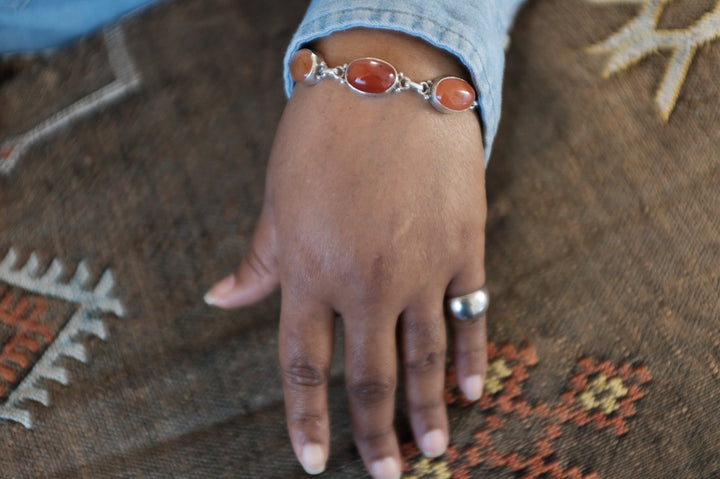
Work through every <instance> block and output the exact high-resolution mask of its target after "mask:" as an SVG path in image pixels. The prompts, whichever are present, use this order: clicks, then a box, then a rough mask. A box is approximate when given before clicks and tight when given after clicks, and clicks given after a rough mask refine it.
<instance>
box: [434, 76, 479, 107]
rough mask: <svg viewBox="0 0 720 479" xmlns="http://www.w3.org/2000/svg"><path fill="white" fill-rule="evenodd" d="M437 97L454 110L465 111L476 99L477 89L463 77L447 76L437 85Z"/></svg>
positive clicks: (438, 100) (441, 102) (440, 101)
mask: <svg viewBox="0 0 720 479" xmlns="http://www.w3.org/2000/svg"><path fill="white" fill-rule="evenodd" d="M435 99H436V101H437V102H438V103H440V104H441V105H442V106H444V107H445V108H447V109H448V110H452V111H464V110H467V109H468V108H470V106H471V105H472V104H473V102H474V101H475V90H474V89H473V87H472V86H471V85H470V84H469V83H468V82H466V81H465V80H463V79H462V78H455V77H447V78H443V79H441V80H440V81H439V82H438V83H437V85H436V86H435Z"/></svg>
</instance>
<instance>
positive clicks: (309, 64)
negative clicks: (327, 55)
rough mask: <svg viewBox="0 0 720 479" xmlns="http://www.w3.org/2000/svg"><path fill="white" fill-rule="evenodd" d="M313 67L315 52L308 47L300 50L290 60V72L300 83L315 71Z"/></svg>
mask: <svg viewBox="0 0 720 479" xmlns="http://www.w3.org/2000/svg"><path fill="white" fill-rule="evenodd" d="M313 68H315V61H314V59H313V53H312V52H311V51H310V50H308V49H305V48H303V49H302V50H298V51H297V52H295V54H294V55H293V57H292V60H290V74H291V75H292V78H293V80H295V81H296V82H298V83H299V82H301V81H303V80H307V79H308V77H310V75H311V74H312V73H313Z"/></svg>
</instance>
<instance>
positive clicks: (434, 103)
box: [428, 76, 477, 113]
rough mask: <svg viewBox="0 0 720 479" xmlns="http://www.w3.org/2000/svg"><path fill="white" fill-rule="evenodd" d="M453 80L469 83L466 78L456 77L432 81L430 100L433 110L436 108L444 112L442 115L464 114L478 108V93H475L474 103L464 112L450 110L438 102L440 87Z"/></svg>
mask: <svg viewBox="0 0 720 479" xmlns="http://www.w3.org/2000/svg"><path fill="white" fill-rule="evenodd" d="M453 78H454V79H457V80H462V81H464V82H466V83H467V80H465V79H464V78H460V77H456V76H446V77H440V78H436V79H435V80H433V81H432V86H431V87H430V94H429V95H428V100H429V101H430V104H431V105H432V106H433V108H435V109H436V110H437V111H439V112H442V113H462V112H464V111H468V110H473V109H475V108H477V92H476V93H475V101H473V102H472V103H471V104H470V106H469V107H467V108H465V109H464V110H453V109H452V108H448V107H446V106H445V105H443V104H442V103H440V101H438V98H437V87H438V85H439V84H440V82H442V81H443V80H448V79H453ZM473 91H474V90H473Z"/></svg>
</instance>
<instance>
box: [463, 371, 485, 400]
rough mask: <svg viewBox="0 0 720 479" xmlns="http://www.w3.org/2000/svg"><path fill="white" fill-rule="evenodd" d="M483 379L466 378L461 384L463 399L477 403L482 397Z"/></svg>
mask: <svg viewBox="0 0 720 479" xmlns="http://www.w3.org/2000/svg"><path fill="white" fill-rule="evenodd" d="M482 391H483V379H482V376H468V377H467V378H465V381H464V382H463V392H464V393H465V397H466V398H468V399H469V400H470V401H477V400H478V399H480V396H482Z"/></svg>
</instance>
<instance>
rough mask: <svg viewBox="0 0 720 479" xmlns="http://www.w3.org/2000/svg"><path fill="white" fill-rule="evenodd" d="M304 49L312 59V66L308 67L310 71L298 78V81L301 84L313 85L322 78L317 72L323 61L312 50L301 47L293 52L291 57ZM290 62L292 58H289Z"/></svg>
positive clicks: (323, 63)
mask: <svg viewBox="0 0 720 479" xmlns="http://www.w3.org/2000/svg"><path fill="white" fill-rule="evenodd" d="M303 50H306V51H308V52H310V58H311V59H312V68H311V69H310V73H309V74H308V75H307V76H306V77H305V78H304V79H302V80H300V81H299V82H298V83H301V84H303V85H314V84H316V83H317V82H319V81H320V80H322V77H321V76H320V75H319V72H320V70H321V68H322V66H323V65H325V62H324V61H323V59H322V58H321V57H320V55H318V54H317V53H315V52H314V51H312V50H310V49H308V48H301V49H300V50H298V51H297V52H295V53H294V54H293V57H295V55H297V54H298V53H300V52H301V51H303ZM290 61H291V62H292V59H291V60H290Z"/></svg>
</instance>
